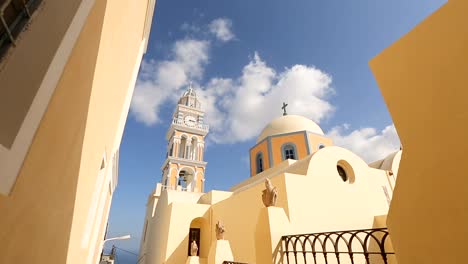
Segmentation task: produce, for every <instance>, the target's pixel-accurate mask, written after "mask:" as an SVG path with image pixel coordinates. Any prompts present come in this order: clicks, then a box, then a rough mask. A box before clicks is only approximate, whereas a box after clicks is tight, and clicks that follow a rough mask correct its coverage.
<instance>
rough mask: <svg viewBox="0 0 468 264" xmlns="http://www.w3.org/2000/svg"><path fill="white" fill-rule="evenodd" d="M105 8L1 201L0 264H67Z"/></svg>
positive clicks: (100, 7)
mask: <svg viewBox="0 0 468 264" xmlns="http://www.w3.org/2000/svg"><path fill="white" fill-rule="evenodd" d="M105 4H106V1H98V2H97V4H96V6H95V7H94V8H93V10H92V13H91V14H90V17H89V19H88V22H87V25H85V27H84V29H83V31H82V33H81V36H80V38H79V40H78V42H77V44H76V46H75V48H74V51H73V53H72V55H71V57H70V59H69V62H68V65H67V66H66V68H65V70H64V73H63V75H62V78H61V81H60V84H59V85H58V87H57V89H56V92H55V94H54V96H53V98H52V100H51V102H50V105H49V108H48V111H47V112H46V114H45V115H44V118H43V120H42V122H41V125H40V127H39V128H38V131H37V132H36V136H35V138H34V141H33V143H32V145H31V148H30V150H29V153H28V155H27V157H26V159H25V161H24V164H23V167H22V169H21V172H20V174H19V176H18V178H17V181H16V184H15V187H14V189H13V191H12V193H11V194H10V196H8V197H5V196H0V212H1V215H2V217H1V218H0V226H2V228H0V249H1V254H0V263H28V262H30V261H31V260H32V259H33V260H35V263H66V261H67V252H68V245H69V239H70V230H71V225H72V218H73V214H74V203H75V199H76V195H75V194H76V191H77V181H78V175H79V170H80V161H81V156H82V155H83V152H82V145H83V141H84V134H85V127H86V118H87V114H88V105H89V101H90V94H91V87H92V86H91V84H92V81H93V76H94V70H95V66H96V60H97V53H98V47H99V40H100V37H101V28H102V23H103V20H104V12H105ZM77 69H79V71H77ZM24 79H27V78H24ZM72 84H73V85H72ZM101 154H102V153H101ZM99 160H100V158H99ZM99 160H97V161H96V163H98V162H100V161H99ZM98 169H99V164H96V172H97V170H98ZM94 175H97V173H96V174H94ZM87 202H88V203H89V201H87ZM26 248H27V249H29V250H25V249H26ZM82 263H84V262H82Z"/></svg>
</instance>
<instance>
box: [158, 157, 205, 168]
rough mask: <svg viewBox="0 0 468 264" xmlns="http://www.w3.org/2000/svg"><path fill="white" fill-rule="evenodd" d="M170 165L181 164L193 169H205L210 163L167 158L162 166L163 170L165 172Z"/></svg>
mask: <svg viewBox="0 0 468 264" xmlns="http://www.w3.org/2000/svg"><path fill="white" fill-rule="evenodd" d="M168 163H172V164H181V165H188V166H193V167H203V168H204V167H205V166H206V164H208V162H206V161H199V160H189V159H182V158H177V157H167V159H166V160H165V161H164V163H163V165H162V166H161V170H164V168H165V167H166V165H167V164H168Z"/></svg>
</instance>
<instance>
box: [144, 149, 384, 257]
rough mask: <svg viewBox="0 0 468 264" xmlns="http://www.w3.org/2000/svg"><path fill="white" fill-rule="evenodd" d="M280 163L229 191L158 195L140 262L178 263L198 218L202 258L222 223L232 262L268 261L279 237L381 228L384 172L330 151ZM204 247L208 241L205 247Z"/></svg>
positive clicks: (352, 156) (342, 151)
mask: <svg viewBox="0 0 468 264" xmlns="http://www.w3.org/2000/svg"><path fill="white" fill-rule="evenodd" d="M342 160H346V162H348V163H349V164H350V167H351V168H352V169H353V174H351V173H350V178H351V180H350V181H349V182H343V181H342V179H341V177H340V176H339V175H338V172H337V170H336V164H337V163H338V162H341V161H342ZM286 164H289V166H286V167H283V166H281V167H279V168H278V167H273V168H272V169H271V170H268V171H265V172H264V173H262V174H258V175H256V176H254V177H250V178H248V179H246V180H245V181H244V182H243V183H241V184H239V185H237V186H236V187H235V188H234V189H233V192H220V191H212V192H210V193H207V194H197V193H189V192H177V191H167V192H166V193H165V192H163V193H162V194H161V200H160V201H159V203H158V206H157V210H156V214H155V217H154V218H153V219H152V221H153V222H152V224H153V225H154V227H155V228H154V227H152V228H151V230H154V231H153V234H152V236H153V237H152V239H153V242H151V243H149V244H146V245H147V246H146V249H145V250H146V251H145V253H146V254H148V255H149V256H148V257H147V258H146V259H145V261H143V262H142V263H145V264H150V263H151V264H152V263H166V264H177V263H185V262H186V261H187V257H188V256H187V250H188V232H189V228H190V223H192V221H193V220H194V219H197V218H202V219H203V220H202V222H203V223H204V224H207V225H208V227H209V228H208V229H209V230H208V232H206V230H205V229H203V227H202V242H201V257H202V258H204V257H205V256H206V255H205V254H206V253H207V252H206V251H205V250H206V249H208V248H212V245H213V243H215V241H216V233H215V225H216V223H217V222H218V221H221V222H223V224H224V226H225V229H226V232H225V236H224V237H225V239H226V240H228V241H229V244H230V246H231V249H232V253H233V255H234V260H235V261H238V262H244V263H271V261H272V259H273V258H277V257H278V254H279V252H278V247H279V245H280V238H281V236H282V235H289V234H300V233H313V232H326V231H335V230H350V229H351V230H353V229H360V228H372V227H374V226H376V225H379V226H382V219H381V218H382V217H381V216H382V215H385V214H386V213H387V210H388V201H387V199H386V196H385V193H384V191H383V190H382V189H383V187H385V188H388V189H389V188H390V186H389V184H388V180H387V176H386V173H385V171H382V170H377V169H373V168H369V167H368V166H367V164H366V163H365V162H364V161H363V160H362V159H360V158H359V157H358V156H357V155H355V154H353V153H351V152H350V151H348V150H345V149H343V148H339V147H334V146H330V147H327V148H324V149H322V150H321V151H319V152H317V153H316V154H314V155H310V156H308V157H306V158H305V159H302V160H299V161H294V162H293V161H290V160H288V161H284V162H283V163H282V165H286ZM281 171H282V172H281ZM352 175H354V176H352ZM265 177H268V178H270V179H271V181H272V183H273V185H274V186H275V187H276V188H277V190H278V200H277V204H276V207H275V208H273V209H272V208H269V209H272V210H265V209H266V208H265V206H264V204H263V202H262V198H261V196H262V191H263V190H264V189H265V184H264V179H265ZM389 190H390V189H389ZM197 195H201V196H197ZM168 197H170V199H168ZM207 234H209V238H206V237H205V235H207ZM204 241H210V242H209V246H208V247H207V246H206V244H205V242H204ZM145 253H143V254H145ZM210 254H211V253H210V252H208V255H210ZM392 261H393V260H392ZM201 263H206V262H201ZM274 263H278V262H274ZM208 264H211V263H210V262H209V261H208Z"/></svg>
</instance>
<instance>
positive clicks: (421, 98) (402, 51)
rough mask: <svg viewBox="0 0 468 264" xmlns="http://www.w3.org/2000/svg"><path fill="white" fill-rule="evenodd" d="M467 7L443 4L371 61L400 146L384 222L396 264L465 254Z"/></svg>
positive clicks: (459, 1) (457, 0)
mask: <svg viewBox="0 0 468 264" xmlns="http://www.w3.org/2000/svg"><path fill="white" fill-rule="evenodd" d="M467 10H468V2H467V1H463V0H452V1H448V3H447V4H445V5H444V6H443V7H442V8H440V9H439V10H438V11H436V12H435V13H434V14H432V15H431V16H430V17H429V18H427V19H426V20H425V21H423V22H422V23H421V24H419V25H418V26H416V27H415V28H414V29H413V30H412V31H411V32H409V33H408V34H407V35H406V36H404V37H403V38H401V39H400V40H399V41H397V42H396V43H394V44H393V45H392V46H390V47H389V48H387V49H386V50H384V51H383V52H382V53H381V54H379V55H378V56H377V57H376V58H374V59H373V60H372V61H371V62H370V65H371V68H372V70H373V72H374V75H375V77H376V79H377V83H378V85H379V87H380V90H381V92H382V95H383V97H384V99H385V102H386V103H387V106H388V108H389V111H390V114H391V116H392V118H393V121H394V123H395V127H396V129H397V131H398V135H399V137H400V140H401V142H402V145H403V148H404V154H403V155H402V158H401V163H400V168H399V172H398V180H397V181H396V186H395V191H394V194H393V200H392V204H391V207H390V211H389V215H388V221H387V224H388V226H389V231H390V233H391V236H392V241H393V245H394V248H395V250H396V254H397V258H398V263H400V264H419V263H421V264H422V263H424V264H426V263H462V262H465V259H466V249H467V248H468V242H467V241H466V237H467V236H468V226H467V225H466V223H467V220H468V195H467V193H468V178H467V177H466V173H465V170H464V165H463V164H465V163H466V149H467V148H468V141H467V140H466V135H467V134H468V128H467V125H466V124H468V112H467V110H466V98H468V90H467V89H466V84H467V83H468V75H467V74H466V73H467V72H468V64H467V62H466V58H468V45H467V43H468V17H467V15H466V11H467ZM395 23H398V21H395Z"/></svg>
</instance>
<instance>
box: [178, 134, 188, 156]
mask: <svg viewBox="0 0 468 264" xmlns="http://www.w3.org/2000/svg"><path fill="white" fill-rule="evenodd" d="M186 148H187V137H186V136H182V139H181V140H180V147H179V158H185V157H186V156H185V155H186Z"/></svg>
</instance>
